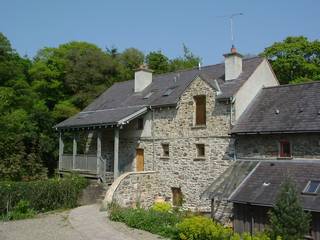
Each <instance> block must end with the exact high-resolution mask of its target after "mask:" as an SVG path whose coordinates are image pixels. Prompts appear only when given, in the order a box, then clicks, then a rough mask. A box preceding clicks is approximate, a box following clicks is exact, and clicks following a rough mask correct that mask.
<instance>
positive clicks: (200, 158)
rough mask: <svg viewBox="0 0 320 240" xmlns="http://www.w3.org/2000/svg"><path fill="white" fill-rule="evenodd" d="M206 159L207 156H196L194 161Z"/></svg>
mask: <svg viewBox="0 0 320 240" xmlns="http://www.w3.org/2000/svg"><path fill="white" fill-rule="evenodd" d="M205 160H206V157H196V158H194V159H193V161H197V162H198V161H205Z"/></svg>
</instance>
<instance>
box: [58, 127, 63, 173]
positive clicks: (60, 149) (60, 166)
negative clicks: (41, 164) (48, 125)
mask: <svg viewBox="0 0 320 240" xmlns="http://www.w3.org/2000/svg"><path fill="white" fill-rule="evenodd" d="M63 148H64V143H63V139H62V132H61V131H60V132H59V170H61V169H62V161H63Z"/></svg>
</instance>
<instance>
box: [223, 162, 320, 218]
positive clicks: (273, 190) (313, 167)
mask: <svg viewBox="0 0 320 240" xmlns="http://www.w3.org/2000/svg"><path fill="white" fill-rule="evenodd" d="M291 161H292V160H291ZM288 177H289V179H291V180H292V181H293V183H294V184H295V186H296V189H297V192H298V194H299V197H300V199H301V203H302V205H303V207H304V209H306V210H311V211H316V212H320V193H319V192H318V193H317V194H314V195H311V194H304V193H302V192H303V190H304V189H305V187H306V186H307V184H308V182H309V181H310V180H320V162H316V161H307V160H304V161H300V162H290V161H281V162H280V161H272V162H266V161H261V162H260V163H259V165H258V166H257V168H256V169H255V170H254V171H253V172H252V173H251V174H250V175H249V176H248V178H246V179H245V180H244V181H243V182H242V184H240V186H239V187H238V189H237V190H236V191H235V192H234V193H233V194H232V196H231V197H230V199H229V200H230V201H231V202H237V203H244V204H247V203H249V204H253V205H259V206H273V205H274V204H275V202H276V198H277V195H278V193H279V190H280V189H281V184H282V183H283V182H284V180H285V179H286V178H288Z"/></svg>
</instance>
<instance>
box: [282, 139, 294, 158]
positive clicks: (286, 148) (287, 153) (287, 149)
mask: <svg viewBox="0 0 320 240" xmlns="http://www.w3.org/2000/svg"><path fill="white" fill-rule="evenodd" d="M279 156H280V157H283V158H287V157H291V144H290V142H289V141H280V154H279Z"/></svg>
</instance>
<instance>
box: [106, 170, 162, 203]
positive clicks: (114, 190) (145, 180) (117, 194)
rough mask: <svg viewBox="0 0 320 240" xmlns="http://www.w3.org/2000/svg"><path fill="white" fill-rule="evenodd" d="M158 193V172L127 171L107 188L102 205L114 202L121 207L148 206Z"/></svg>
mask: <svg viewBox="0 0 320 240" xmlns="http://www.w3.org/2000/svg"><path fill="white" fill-rule="evenodd" d="M158 194H159V174H158V173H157V172H154V171H148V172H147V171H146V172H128V173H125V174H123V175H121V176H120V177H119V178H117V179H116V181H115V182H113V184H112V185H111V187H110V188H109V189H108V191H107V194H106V197H105V200H104V206H106V205H107V204H110V203H111V202H116V203H117V204H119V205H120V206H122V207H136V206H137V205H140V206H141V207H143V208H148V207H150V206H151V205H152V204H153V202H154V199H155V197H156V196H157V195H158Z"/></svg>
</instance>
